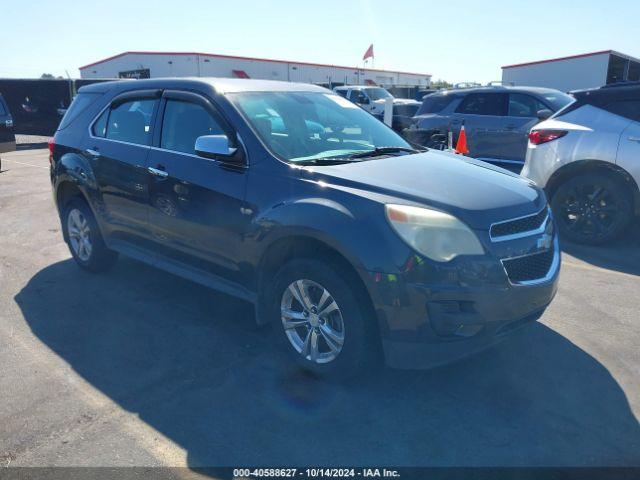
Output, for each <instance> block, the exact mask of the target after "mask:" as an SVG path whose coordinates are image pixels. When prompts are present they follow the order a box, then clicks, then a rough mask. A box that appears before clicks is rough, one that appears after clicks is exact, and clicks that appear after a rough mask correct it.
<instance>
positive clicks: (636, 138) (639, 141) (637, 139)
mask: <svg viewBox="0 0 640 480" xmlns="http://www.w3.org/2000/svg"><path fill="white" fill-rule="evenodd" d="M629 141H630V142H638V143H640V137H629Z"/></svg>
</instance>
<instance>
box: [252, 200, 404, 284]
mask: <svg viewBox="0 0 640 480" xmlns="http://www.w3.org/2000/svg"><path fill="white" fill-rule="evenodd" d="M347 205H348V206H347ZM253 227H254V239H255V241H256V244H257V245H258V246H259V248H257V249H256V252H257V255H258V257H259V258H262V256H263V255H264V254H265V252H266V251H267V250H268V249H269V247H270V246H271V245H273V244H274V243H275V242H277V241H278V240H281V239H283V238H287V237H307V238H311V239H315V240H318V241H320V242H322V243H324V244H326V245H328V246H329V247H331V248H332V249H334V250H335V251H337V252H338V253H339V254H341V255H342V256H343V257H344V258H346V259H347V260H348V261H349V262H350V263H351V264H352V265H353V266H354V267H355V268H356V269H359V270H368V271H379V272H388V273H394V272H397V271H400V269H401V268H402V265H403V264H404V263H405V262H406V259H407V257H408V256H410V255H411V250H410V249H409V247H407V246H406V245H405V244H404V242H402V240H400V238H399V237H398V236H397V235H396V234H395V232H393V230H392V229H391V227H390V226H389V225H388V223H387V220H386V217H385V212H384V205H383V204H381V203H377V202H373V201H371V200H367V199H360V198H355V197H353V196H352V197H351V198H350V199H349V202H343V201H340V200H334V199H329V198H326V197H321V196H318V197H307V198H299V199H295V200H291V201H288V202H283V203H280V204H278V205H276V206H274V207H273V208H270V209H268V210H265V211H264V212H261V214H260V215H258V216H256V218H255V219H254V221H253ZM256 260H258V259H256ZM256 264H259V260H258V261H257V262H256Z"/></svg>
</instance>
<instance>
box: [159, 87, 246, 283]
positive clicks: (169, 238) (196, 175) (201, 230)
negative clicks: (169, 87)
mask: <svg viewBox="0 0 640 480" xmlns="http://www.w3.org/2000/svg"><path fill="white" fill-rule="evenodd" d="M161 112H162V114H161V122H162V123H161V125H162V127H161V130H160V131H159V132H158V135H157V136H156V139H155V142H154V148H153V149H152V151H151V154H150V155H149V167H150V168H151V169H154V170H153V171H155V172H156V173H155V174H153V173H152V174H150V175H149V177H150V186H149V193H150V196H149V204H150V208H149V224H150V228H151V231H152V233H153V240H154V242H155V245H156V250H157V251H159V252H160V253H161V254H162V255H163V257H164V258H165V259H171V260H175V261H177V262H180V263H182V264H187V265H189V266H190V267H193V268H197V269H199V270H205V271H206V272H207V273H213V274H216V275H218V276H222V277H225V278H227V279H231V280H235V279H237V278H238V272H239V264H238V257H239V251H240V248H242V238H243V237H242V233H243V232H244V230H245V226H246V224H247V222H248V218H249V217H247V215H246V211H247V209H245V208H243V202H244V195H245V187H246V181H247V169H246V168H245V167H244V166H237V165H230V164H228V163H225V162H223V161H218V160H213V159H209V158H203V157H200V156H198V155H196V154H195V149H194V146H195V141H196V139H197V138H198V137H199V136H202V135H216V134H222V133H224V134H227V136H228V137H229V138H235V134H234V132H233V131H232V129H231V127H229V125H228V124H227V123H226V122H225V120H224V119H223V118H222V116H221V115H220V113H219V112H218V110H217V109H216V108H215V107H214V106H213V104H212V103H211V102H210V101H209V100H208V99H206V98H205V97H203V96H200V95H198V94H196V93H191V92H182V91H165V92H164V94H163V99H162V105H161ZM158 172H161V173H158Z"/></svg>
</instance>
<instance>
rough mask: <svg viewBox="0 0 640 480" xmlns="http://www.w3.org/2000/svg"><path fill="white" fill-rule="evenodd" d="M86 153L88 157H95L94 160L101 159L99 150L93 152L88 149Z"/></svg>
mask: <svg viewBox="0 0 640 480" xmlns="http://www.w3.org/2000/svg"><path fill="white" fill-rule="evenodd" d="M84 153H86V154H87V155H89V156H91V157H93V158H99V157H100V152H98V151H97V150H92V149H91V148H87V149H86V150H85V151H84Z"/></svg>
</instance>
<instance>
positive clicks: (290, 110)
mask: <svg viewBox="0 0 640 480" xmlns="http://www.w3.org/2000/svg"><path fill="white" fill-rule="evenodd" d="M229 97H230V98H231V101H232V102H233V103H234V104H235V105H236V106H237V107H238V108H239V109H240V111H241V112H242V114H243V115H244V116H245V118H246V119H247V121H248V122H249V123H250V124H251V126H252V127H253V129H254V130H255V131H256V132H257V133H258V135H259V136H260V138H262V140H263V141H264V143H265V144H266V145H267V147H268V148H269V149H270V150H271V151H272V152H273V153H274V154H275V155H277V156H278V157H280V158H281V159H283V160H287V161H291V162H298V161H304V160H309V159H320V158H341V157H344V158H346V157H348V156H350V155H352V154H354V153H358V152H363V151H370V150H373V149H375V148H380V147H399V148H410V146H409V144H408V143H407V142H405V141H404V140H403V139H402V138H401V137H400V136H399V135H398V134H397V133H395V132H394V131H393V130H391V129H390V128H388V127H387V126H386V125H385V124H383V123H382V122H381V121H380V120H378V119H376V118H375V117H373V116H372V115H370V114H369V113H367V112H365V111H364V110H363V109H362V108H360V107H358V106H357V105H355V104H353V103H351V102H350V101H348V100H346V99H344V98H342V97H340V96H339V95H335V94H333V93H319V92H249V93H236V94H230V95H229Z"/></svg>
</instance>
